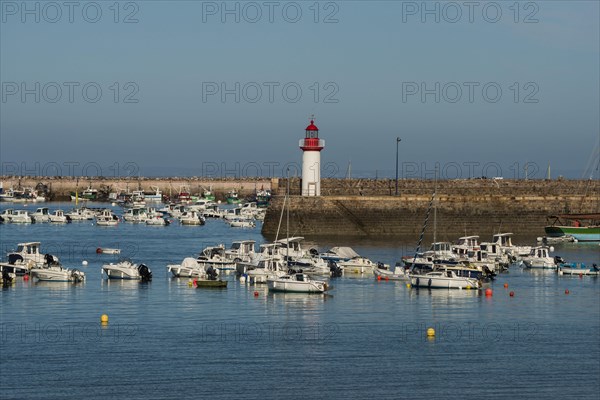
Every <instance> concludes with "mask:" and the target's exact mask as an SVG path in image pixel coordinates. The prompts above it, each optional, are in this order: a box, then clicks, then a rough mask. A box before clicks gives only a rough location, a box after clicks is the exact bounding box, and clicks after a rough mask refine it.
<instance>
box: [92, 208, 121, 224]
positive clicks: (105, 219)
mask: <svg viewBox="0 0 600 400" xmlns="http://www.w3.org/2000/svg"><path fill="white" fill-rule="evenodd" d="M118 224H119V217H117V216H116V215H115V214H113V212H112V211H111V210H108V209H106V210H102V212H101V213H100V215H98V216H97V217H96V225H98V226H117V225H118Z"/></svg>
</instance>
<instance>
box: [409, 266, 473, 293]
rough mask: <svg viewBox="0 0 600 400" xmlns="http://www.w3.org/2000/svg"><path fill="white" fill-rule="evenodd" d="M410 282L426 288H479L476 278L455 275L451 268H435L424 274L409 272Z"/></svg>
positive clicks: (415, 285) (417, 286)
mask: <svg viewBox="0 0 600 400" xmlns="http://www.w3.org/2000/svg"><path fill="white" fill-rule="evenodd" d="M410 284H411V286H413V287H416V288H428V289H479V288H480V287H481V282H480V281H479V280H478V279H474V278H467V277H462V276H458V275H456V272H455V271H453V270H449V269H448V270H447V269H442V270H436V271H432V272H428V273H426V274H410Z"/></svg>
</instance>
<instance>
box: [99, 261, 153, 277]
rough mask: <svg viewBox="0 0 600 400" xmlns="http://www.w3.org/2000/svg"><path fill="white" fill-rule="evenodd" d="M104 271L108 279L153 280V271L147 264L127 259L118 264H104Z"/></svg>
mask: <svg viewBox="0 0 600 400" xmlns="http://www.w3.org/2000/svg"><path fill="white" fill-rule="evenodd" d="M102 272H103V273H104V274H106V277H107V279H133V280H141V281H151V280H152V271H150V268H148V267H147V266H146V265H145V264H139V265H138V264H133V263H132V262H131V261H128V260H125V261H121V262H118V263H116V264H113V263H110V264H105V265H103V266H102Z"/></svg>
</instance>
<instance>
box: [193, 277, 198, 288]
mask: <svg viewBox="0 0 600 400" xmlns="http://www.w3.org/2000/svg"><path fill="white" fill-rule="evenodd" d="M193 283H194V287H196V286H198V280H197V279H194V280H193Z"/></svg>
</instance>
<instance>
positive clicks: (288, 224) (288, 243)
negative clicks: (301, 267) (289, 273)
mask: <svg viewBox="0 0 600 400" xmlns="http://www.w3.org/2000/svg"><path fill="white" fill-rule="evenodd" d="M286 193H287V194H286V197H288V198H289V197H290V168H289V167H288V168H287V188H286ZM286 213H287V215H286V220H287V221H286V229H285V235H286V238H287V246H286V248H285V256H286V265H289V262H290V206H289V204H288V207H287V209H286Z"/></svg>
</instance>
